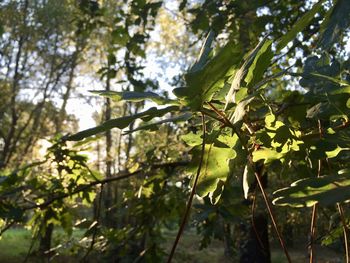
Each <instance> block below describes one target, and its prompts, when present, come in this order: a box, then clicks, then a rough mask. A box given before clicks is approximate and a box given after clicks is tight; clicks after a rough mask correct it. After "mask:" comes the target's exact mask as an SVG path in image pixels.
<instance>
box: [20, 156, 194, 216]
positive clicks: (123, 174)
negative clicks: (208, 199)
mask: <svg viewBox="0 0 350 263" xmlns="http://www.w3.org/2000/svg"><path fill="white" fill-rule="evenodd" d="M187 164H188V162H186V161H180V162H173V163H162V164H155V165H152V166H151V169H157V168H164V167H177V166H185V165H187ZM143 171H144V169H139V170H136V171H134V172H131V173H128V172H121V173H119V174H118V175H117V176H112V177H109V178H105V179H103V180H99V181H93V182H91V183H89V184H85V185H81V186H79V187H77V188H76V189H75V190H73V191H71V192H67V193H62V194H59V195H56V196H54V197H52V198H50V199H48V200H47V201H45V202H44V203H41V204H35V205H31V206H27V207H24V208H23V209H24V210H30V209H35V208H40V209H44V208H46V207H47V206H49V205H51V204H52V203H53V202H55V201H57V200H60V199H64V198H66V197H69V196H72V195H74V194H77V193H80V192H83V191H85V190H87V189H89V188H91V187H93V186H96V185H104V184H107V183H110V182H114V181H119V180H123V179H127V178H129V177H132V176H134V175H137V174H139V173H141V172H143Z"/></svg>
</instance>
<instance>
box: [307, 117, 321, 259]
mask: <svg viewBox="0 0 350 263" xmlns="http://www.w3.org/2000/svg"><path fill="white" fill-rule="evenodd" d="M318 132H319V136H320V139H321V138H322V126H321V121H320V120H318ZM321 169H322V161H321V159H319V160H318V170H317V177H320V176H321ZM316 221H317V203H316V204H314V205H313V207H312V215H311V226H310V261H309V262H310V263H314V258H315V250H314V239H315V236H316Z"/></svg>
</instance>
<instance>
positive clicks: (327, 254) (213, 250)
mask: <svg viewBox="0 0 350 263" xmlns="http://www.w3.org/2000/svg"><path fill="white" fill-rule="evenodd" d="M57 232H58V233H56V234H55V238H54V239H55V240H64V241H67V238H66V237H65V236H66V235H65V234H64V233H63V231H57ZM82 233H83V232H82V231H81V230H80V231H79V230H78V231H75V232H74V233H73V236H72V238H73V239H77V240H78V239H79V238H80V237H81V236H82ZM175 235H176V233H175V232H168V231H167V232H166V233H165V235H164V237H165V239H166V242H165V243H164V249H166V251H168V250H170V248H171V245H172V242H173V241H174V238H175ZM30 244H31V237H30V232H29V231H27V230H25V229H21V228H18V229H11V230H8V231H7V232H6V233H5V234H4V235H3V236H2V239H0V262H1V263H19V262H23V260H24V259H25V257H26V254H27V252H28V248H29V246H30ZM199 244H200V237H199V236H197V235H196V233H195V231H193V230H187V231H185V233H184V235H183V236H182V238H181V240H180V243H179V245H178V248H177V250H176V253H175V256H174V260H173V262H174V263H180V262H181V263H207V262H208V263H209V262H210V263H216V262H220V263H228V262H229V261H228V260H226V259H225V257H224V247H223V243H222V242H221V241H218V240H213V241H212V243H211V244H210V246H209V247H208V248H206V249H203V250H199ZM298 244H299V245H300V246H299V247H295V248H291V249H289V252H290V255H291V258H292V262H296V263H299V262H300V263H303V262H308V254H307V251H306V249H304V248H305V246H303V245H302V244H301V243H300V242H299V243H298ZM271 250H272V255H271V257H272V263H284V262H287V261H286V260H285V257H284V254H283V252H282V250H281V249H280V247H279V246H278V244H272V249H271ZM61 251H62V254H61V255H60V256H58V257H56V259H55V260H53V261H52V262H57V263H59V262H64V263H73V262H74V263H75V262H78V261H77V258H74V257H72V256H69V255H68V251H67V250H66V251H65V250H64V249H63V250H62V249H61ZM316 252H317V255H318V258H317V263H341V262H344V260H343V255H341V254H339V253H336V252H335V251H333V250H331V249H328V248H325V247H321V246H319V247H317V248H316ZM29 262H30V263H37V262H40V259H33V258H32V259H30V260H28V263H29ZM91 263H94V262H91ZM155 263H157V262H155Z"/></svg>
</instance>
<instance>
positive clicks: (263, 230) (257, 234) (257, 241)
mask: <svg viewBox="0 0 350 263" xmlns="http://www.w3.org/2000/svg"><path fill="white" fill-rule="evenodd" d="M242 230H243V231H242V232H245V234H246V235H245V237H246V238H245V239H242V242H241V244H240V252H241V253H240V261H239V262H240V263H270V262H271V255H270V245H269V235H268V224H267V217H266V215H264V214H258V215H256V216H255V218H254V226H253V224H250V225H248V226H243V229H242Z"/></svg>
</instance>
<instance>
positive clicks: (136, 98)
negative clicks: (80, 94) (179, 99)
mask: <svg viewBox="0 0 350 263" xmlns="http://www.w3.org/2000/svg"><path fill="white" fill-rule="evenodd" d="M90 92H92V93H94V94H97V95H100V96H104V97H108V98H111V99H112V100H114V101H131V102H140V101H145V100H151V101H153V102H155V103H157V104H158V105H164V104H170V103H171V104H174V103H176V102H175V101H173V100H170V99H167V98H164V97H162V96H159V95H158V94H156V93H153V92H150V91H146V92H136V91H121V92H119V91H105V90H91V91H90Z"/></svg>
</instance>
